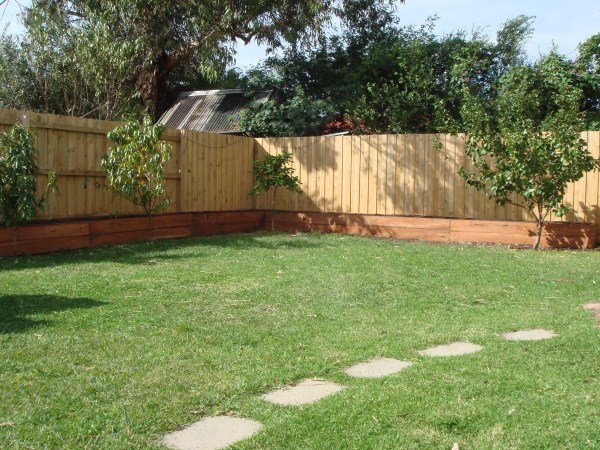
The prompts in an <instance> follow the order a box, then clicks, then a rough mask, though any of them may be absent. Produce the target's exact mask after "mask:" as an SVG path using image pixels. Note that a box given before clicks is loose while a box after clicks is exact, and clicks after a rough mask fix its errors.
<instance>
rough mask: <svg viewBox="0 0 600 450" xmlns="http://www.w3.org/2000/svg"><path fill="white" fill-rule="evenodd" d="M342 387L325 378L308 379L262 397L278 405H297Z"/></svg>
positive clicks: (311, 401)
mask: <svg viewBox="0 0 600 450" xmlns="http://www.w3.org/2000/svg"><path fill="white" fill-rule="evenodd" d="M344 387H345V386H338V385H337V384H334V383H331V382H329V381H325V380H319V379H309V380H304V381H302V382H301V383H299V384H297V385H295V386H289V387H285V388H283V389H278V390H276V391H273V392H269V393H268V394H264V395H263V396H262V398H263V399H264V400H266V401H268V402H271V403H277V404H278V405H286V406H287V405H292V406H299V405H305V404H307V403H314V402H316V401H317V400H321V399H322V398H324V397H327V396H328V395H332V394H335V393H336V392H339V391H341V390H342V389H344Z"/></svg>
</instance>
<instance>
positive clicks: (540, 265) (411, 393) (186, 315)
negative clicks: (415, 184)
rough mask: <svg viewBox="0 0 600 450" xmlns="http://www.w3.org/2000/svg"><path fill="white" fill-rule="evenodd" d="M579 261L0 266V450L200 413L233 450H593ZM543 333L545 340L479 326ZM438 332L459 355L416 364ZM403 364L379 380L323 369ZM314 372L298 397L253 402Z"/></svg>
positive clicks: (533, 256) (153, 428) (198, 254)
mask: <svg viewBox="0 0 600 450" xmlns="http://www.w3.org/2000/svg"><path fill="white" fill-rule="evenodd" d="M598 283H600V253H599V252H593V251H592V252H571V251H561V252H551V251H549V252H539V253H534V252H531V251H520V250H510V249H506V248H500V247H475V246H447V245H433V244H426V243H407V242H397V241H386V240H375V239H368V238H359V237H349V236H339V235H311V234H305V235H298V236H291V235H283V234H258V235H248V236H230V237H214V238H198V239H190V240H179V241H162V242H154V243H140V244H133V245H126V246H116V247H106V248H101V249H94V250H85V251H81V252H71V253H64V254H59V255H47V256H39V257H27V258H19V259H17V260H12V259H8V258H6V259H0V386H1V387H2V388H1V389H0V447H4V448H41V447H44V448H73V449H81V448H104V449H129V448H144V449H145V448H155V447H159V446H158V444H157V442H158V440H159V439H160V437H161V436H162V435H163V434H165V433H167V432H170V431H173V430H177V429H179V428H181V427H183V426H185V425H187V424H189V423H191V422H194V421H197V420H199V419H201V418H202V417H204V416H207V415H214V414H236V415H240V416H243V417H249V418H253V419H256V420H259V421H261V422H262V423H263V424H264V425H265V428H264V429H263V431H261V432H260V433H259V434H257V435H256V436H255V437H253V438H252V439H250V440H248V441H244V442H242V443H240V444H238V445H237V446H235V448H236V449H254V448H273V449H274V448H277V449H279V448H356V449H367V448H378V449H379V448H390V449H392V448H440V449H449V448H450V447H451V446H452V444H453V443H454V442H458V443H460V445H461V449H482V448H497V449H507V448H598V447H599V446H600V429H599V428H598V423H599V422H600V380H599V379H600V374H599V373H600V339H599V337H600V332H599V330H598V329H596V328H595V323H594V319H593V316H592V315H591V314H590V313H589V312H588V311H584V310H583V309H582V308H581V304H583V303H585V302H588V301H593V300H598V299H599V298H600V290H599V287H598ZM531 328H547V329H552V330H555V331H556V332H557V333H558V334H559V336H558V337H557V338H554V339H552V340H548V341H539V342H507V341H503V340H501V339H499V338H498V334H499V333H503V332H506V331H511V330H516V329H531ZM456 340H468V341H471V342H474V343H477V344H480V345H483V346H485V349H484V350H483V351H482V352H480V353H477V354H473V355H467V356H461V357H455V358H424V357H421V356H419V355H418V353H417V351H418V350H420V349H423V348H426V347H430V346H433V345H438V344H444V343H448V342H451V341H456ZM374 356H385V357H393V358H397V359H402V360H409V361H413V362H415V364H414V365H413V366H412V367H410V368H408V369H406V370H405V371H403V372H401V373H399V374H397V375H395V376H390V377H387V378H384V379H379V380H368V379H352V378H349V377H348V376H346V375H345V374H344V373H343V372H342V371H341V369H343V368H344V367H346V366H348V365H351V364H354V363H357V362H361V361H365V360H367V359H370V358H372V357H374ZM307 377H322V378H326V379H328V380H331V381H334V382H337V383H340V384H343V385H345V386H347V389H345V390H344V391H342V392H341V393H339V394H337V395H334V396H332V397H329V398H327V399H324V400H322V401H320V402H318V403H316V404H313V405H309V406H305V407H300V408H294V407H281V406H275V405H271V404H268V403H266V402H264V401H262V400H260V399H259V398H258V396H259V395H260V394H262V393H264V392H267V391H269V390H272V389H274V388H277V387H280V386H283V385H286V384H289V383H294V382H297V381H300V380H302V379H304V378H307Z"/></svg>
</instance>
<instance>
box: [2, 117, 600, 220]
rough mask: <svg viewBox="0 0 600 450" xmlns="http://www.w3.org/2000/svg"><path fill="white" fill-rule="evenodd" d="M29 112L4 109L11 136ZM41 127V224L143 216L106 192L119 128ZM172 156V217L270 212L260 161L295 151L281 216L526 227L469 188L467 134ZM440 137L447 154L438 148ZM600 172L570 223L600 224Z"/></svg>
mask: <svg viewBox="0 0 600 450" xmlns="http://www.w3.org/2000/svg"><path fill="white" fill-rule="evenodd" d="M23 114H25V113H23V112H20V111H8V110H0V128H1V129H6V128H8V127H9V126H12V125H13V124H14V123H15V121H16V120H17V119H18V118H19V117H20V116H21V115H23ZM26 114H27V115H28V116H29V118H30V124H31V126H32V127H35V128H36V141H37V142H36V145H37V148H38V150H39V167H40V170H41V175H40V177H39V180H38V183H39V186H40V188H41V187H42V186H45V184H46V182H47V174H48V172H49V171H50V170H55V171H56V173H57V175H58V193H56V194H52V195H51V197H50V207H49V209H48V210H47V211H42V212H41V213H40V216H39V218H40V219H59V218H60V219H63V218H78V217H95V216H108V215H121V216H123V215H131V214H138V213H141V211H140V210H138V209H136V208H135V207H133V206H132V205H131V204H129V203H128V202H127V201H126V200H123V199H121V198H118V197H114V196H113V194H112V193H111V191H109V190H108V189H106V188H105V187H104V173H103V172H102V170H101V168H100V159H101V158H102V156H103V155H104V154H105V152H106V151H107V149H108V148H109V146H110V142H109V141H108V139H107V137H106V133H107V132H108V131H110V130H111V129H113V128H114V127H115V126H116V125H117V123H115V122H104V121H99V120H93V119H80V118H73V117H61V116H53V115H46V114H36V113H26ZM582 137H583V139H585V140H586V141H587V143H588V148H589V150H590V152H591V153H592V154H593V155H594V156H595V157H596V158H598V157H600V132H598V131H589V132H583V133H582ZM165 139H166V140H168V141H170V142H171V143H172V144H173V159H172V160H171V161H170V162H169V165H168V170H167V173H168V175H167V178H168V180H167V184H168V186H167V187H168V194H169V196H170V197H171V199H172V201H173V203H172V205H171V206H170V207H169V209H168V210H167V212H197V211H239V210H252V209H265V210H269V209H271V199H270V198H269V197H268V195H262V196H260V197H258V198H257V199H253V198H251V197H250V196H249V192H250V189H251V188H252V161H253V159H256V158H257V159H261V158H264V155H266V154H277V153H281V152H283V151H289V152H292V153H294V167H295V169H296V174H297V175H298V176H299V177H300V181H301V183H302V189H303V191H304V193H303V194H296V193H288V192H284V191H282V192H281V193H279V194H278V198H277V200H276V209H277V210H280V211H310V212H317V211H318V212H338V213H350V214H351V213H355V214H377V215H407V216H427V217H450V218H457V219H462V218H466V219H470V218H474V219H500V220H528V219H530V218H529V217H527V214H526V211H524V210H522V209H520V208H517V207H515V206H512V205H509V206H506V207H500V206H497V205H496V204H495V203H494V202H493V201H492V200H489V199H487V198H486V197H485V196H484V195H483V194H482V193H480V192H477V191H475V190H474V189H472V188H469V187H466V186H465V183H464V181H463V180H462V179H461V177H460V176H459V175H458V169H459V168H460V167H461V166H462V165H463V164H465V163H466V160H465V146H464V142H463V141H462V139H461V138H460V137H454V136H449V135H428V134H420V135H414V134H413V135H372V136H336V137H322V136H320V137H296V138H265V139H251V138H245V137H240V136H228V135H219V134H213V133H199V132H194V131H187V130H186V131H179V130H167V131H166V133H165ZM436 139H439V140H440V142H441V144H442V150H441V151H438V150H436V146H435V142H436ZM599 180H600V177H599V174H598V172H593V173H588V174H586V176H584V177H583V178H582V179H581V180H579V181H578V182H576V183H573V184H571V185H570V186H569V188H568V191H567V193H566V202H567V204H568V205H569V207H571V212H570V214H569V215H568V216H567V217H565V218H562V219H559V218H552V220H562V221H568V222H591V223H598V224H600V207H599V205H600V189H599Z"/></svg>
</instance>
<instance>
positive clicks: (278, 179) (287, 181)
mask: <svg viewBox="0 0 600 450" xmlns="http://www.w3.org/2000/svg"><path fill="white" fill-rule="evenodd" d="M291 161H292V154H291V153H282V154H281V155H266V156H265V159H264V160H263V161H254V168H253V172H254V179H255V184H254V187H253V188H252V190H251V191H250V195H252V196H257V195H260V194H261V193H262V192H268V191H269V190H270V189H271V188H273V189H277V188H279V187H283V188H285V189H287V190H289V191H291V192H297V193H302V189H301V188H300V180H299V178H298V177H297V176H295V175H294V168H293V167H290V166H289V164H290V163H291Z"/></svg>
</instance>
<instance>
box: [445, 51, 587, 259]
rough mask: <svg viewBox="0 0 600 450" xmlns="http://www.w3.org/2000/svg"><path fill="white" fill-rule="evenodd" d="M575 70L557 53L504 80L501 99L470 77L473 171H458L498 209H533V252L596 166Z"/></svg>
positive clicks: (466, 109) (466, 126) (465, 113)
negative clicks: (585, 136) (570, 192)
mask: <svg viewBox="0 0 600 450" xmlns="http://www.w3.org/2000/svg"><path fill="white" fill-rule="evenodd" d="M575 77H576V74H575V73H574V71H573V66H572V64H571V63H570V62H569V61H567V60H565V59H564V58H563V57H561V56H560V55H558V54H557V53H556V52H552V53H550V54H549V55H547V56H545V57H543V58H541V59H540V60H539V61H538V62H537V63H536V64H534V65H522V66H517V67H514V68H512V69H511V70H509V71H508V72H507V73H506V74H505V75H504V76H502V77H501V79H500V82H499V86H498V89H497V94H496V95H492V96H490V95H489V92H490V89H489V86H481V85H479V83H478V81H477V80H473V79H470V78H469V77H468V76H465V77H464V78H463V80H462V82H463V83H464V84H463V105H462V108H461V118H462V122H463V125H462V127H460V128H458V127H456V128H454V131H455V133H457V132H458V131H463V132H464V133H466V152H467V156H468V157H469V158H470V159H471V160H472V163H473V170H467V169H466V168H464V167H463V168H461V170H460V175H461V176H462V177H463V178H464V179H465V180H466V182H467V184H468V185H469V186H472V187H474V188H475V189H477V190H480V191H483V192H485V193H486V194H487V195H488V197H489V198H493V199H494V200H495V201H496V203H498V204H500V205H505V204H507V203H509V204H513V205H516V206H518V207H521V208H525V209H526V210H528V211H529V212H530V213H531V214H532V215H533V217H535V219H536V222H537V233H536V239H535V244H534V246H533V247H534V249H537V248H538V247H539V245H540V240H541V236H542V230H543V227H544V223H545V221H546V219H547V218H548V215H549V214H550V213H551V212H552V213H555V214H556V215H557V216H562V215H564V214H566V213H567V212H568V207H567V205H566V204H565V203H564V200H563V198H564V195H565V190H566V188H567V184H568V183H570V182H573V181H576V180H578V179H580V178H581V177H582V176H583V175H584V174H585V173H586V172H588V171H591V170H594V169H596V168H598V166H599V162H598V161H597V160H596V159H594V158H593V157H592V155H591V154H590V153H589V151H588V150H587V148H586V143H585V141H583V140H582V139H581V131H583V130H584V129H585V128H584V126H585V125H584V117H583V115H582V114H581V113H580V105H581V102H582V92H581V90H580V88H578V84H577V80H576V78H575Z"/></svg>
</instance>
